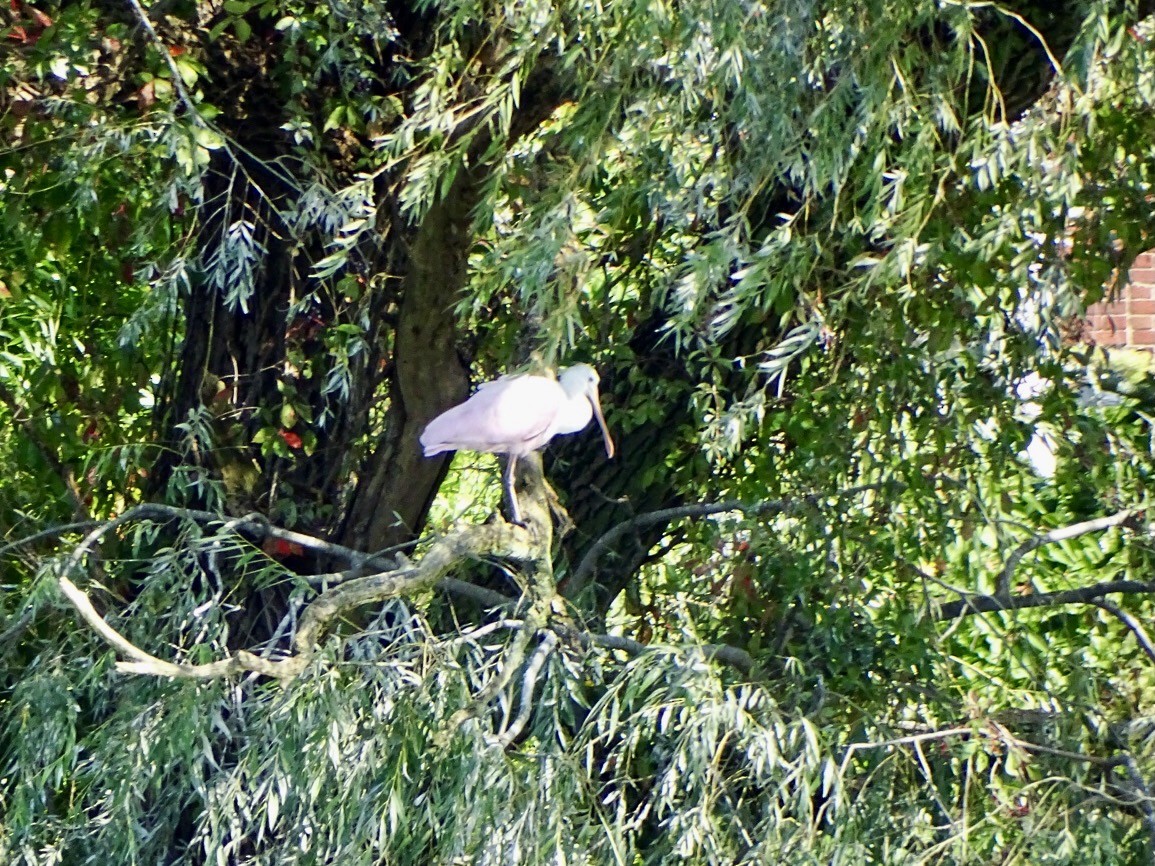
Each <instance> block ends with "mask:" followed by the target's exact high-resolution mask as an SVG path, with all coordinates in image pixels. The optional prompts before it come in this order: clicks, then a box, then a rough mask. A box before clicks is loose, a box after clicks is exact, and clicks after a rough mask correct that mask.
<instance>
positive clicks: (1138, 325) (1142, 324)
mask: <svg viewBox="0 0 1155 866" xmlns="http://www.w3.org/2000/svg"><path fill="white" fill-rule="evenodd" d="M1127 324H1128V325H1130V326H1131V327H1132V328H1134V329H1135V330H1136V331H1150V330H1152V329H1155V321H1152V319H1151V317H1150V316H1136V315H1135V314H1132V315H1131V316H1130V317H1129V318H1128V319H1127Z"/></svg>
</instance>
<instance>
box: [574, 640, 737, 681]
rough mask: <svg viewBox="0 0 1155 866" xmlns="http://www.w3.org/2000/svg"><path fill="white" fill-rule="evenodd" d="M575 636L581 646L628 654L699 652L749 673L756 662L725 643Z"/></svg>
mask: <svg viewBox="0 0 1155 866" xmlns="http://www.w3.org/2000/svg"><path fill="white" fill-rule="evenodd" d="M576 634H577V638H578V640H579V641H581V643H582V645H583V646H586V647H589V646H596V647H601V648H602V649H608V650H620V651H621V652H627V653H629V654H630V655H642V654H644V653H651V652H663V651H664V652H687V653H689V652H700V653H702V655H704V656H705V657H706V658H708V659H713V660H715V661H720V662H723V663H725V664H728V665H730V666H731V667H735V668H737V669H738V670H740V671H741V672H742V673H744V674H747V675H750V674H752V673H754V671H755V669H756V667H757V662H755V661H754V657H753V656H752V655H750V653H748V652H746V651H745V650H741V649H738V647H733V646H727V645H725V644H706V645H704V646H685V647H678V646H666V645H661V644H644V643H641V642H640V641H636V640H633V639H631V638H628V637H618V636H617V635H612V634H590V633H588V632H577V633H576Z"/></svg>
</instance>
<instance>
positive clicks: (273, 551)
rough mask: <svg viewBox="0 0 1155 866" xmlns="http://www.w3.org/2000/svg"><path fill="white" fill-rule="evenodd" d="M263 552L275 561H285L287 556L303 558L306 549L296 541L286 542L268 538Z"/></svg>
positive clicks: (263, 545) (262, 546) (262, 547)
mask: <svg viewBox="0 0 1155 866" xmlns="http://www.w3.org/2000/svg"><path fill="white" fill-rule="evenodd" d="M261 550H263V551H264V552H265V555H266V556H271V557H272V558H273V559H284V558H285V557H286V556H303V555H304V553H305V548H303V547H301V545H299V544H297V542H295V541H286V540H285V539H283V538H266V539H265V542H264V544H262V545H261Z"/></svg>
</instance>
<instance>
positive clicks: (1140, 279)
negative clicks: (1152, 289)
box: [1127, 268, 1155, 286]
mask: <svg viewBox="0 0 1155 866" xmlns="http://www.w3.org/2000/svg"><path fill="white" fill-rule="evenodd" d="M1127 278H1128V280H1130V282H1132V283H1140V284H1142V285H1145V286H1150V285H1151V284H1153V283H1155V268H1131V272H1130V273H1129V274H1127Z"/></svg>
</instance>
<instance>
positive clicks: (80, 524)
mask: <svg viewBox="0 0 1155 866" xmlns="http://www.w3.org/2000/svg"><path fill="white" fill-rule="evenodd" d="M102 523H104V521H103V520H77V521H76V522H74V523H62V524H60V525H59V526H50V527H48V528H47V529H42V530H40V531H39V532H34V533H32V534H31V535H26V536H24V537H23V538H18V539H16V540H15V541H9V542H8V543H7V544H5V545H3V546H0V556H4V555H5V554H6V553H8V551H10V550H15V549H17V548H19V547H27V546H28V545H30V544H35V543H36V542H37V541H40V540H41V539H42V538H54V537H56V536H58V535H64V534H65V533H67V532H87V531H88V530H91V529H95V528H96V527H98V526H100V525H101V524H102Z"/></svg>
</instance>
